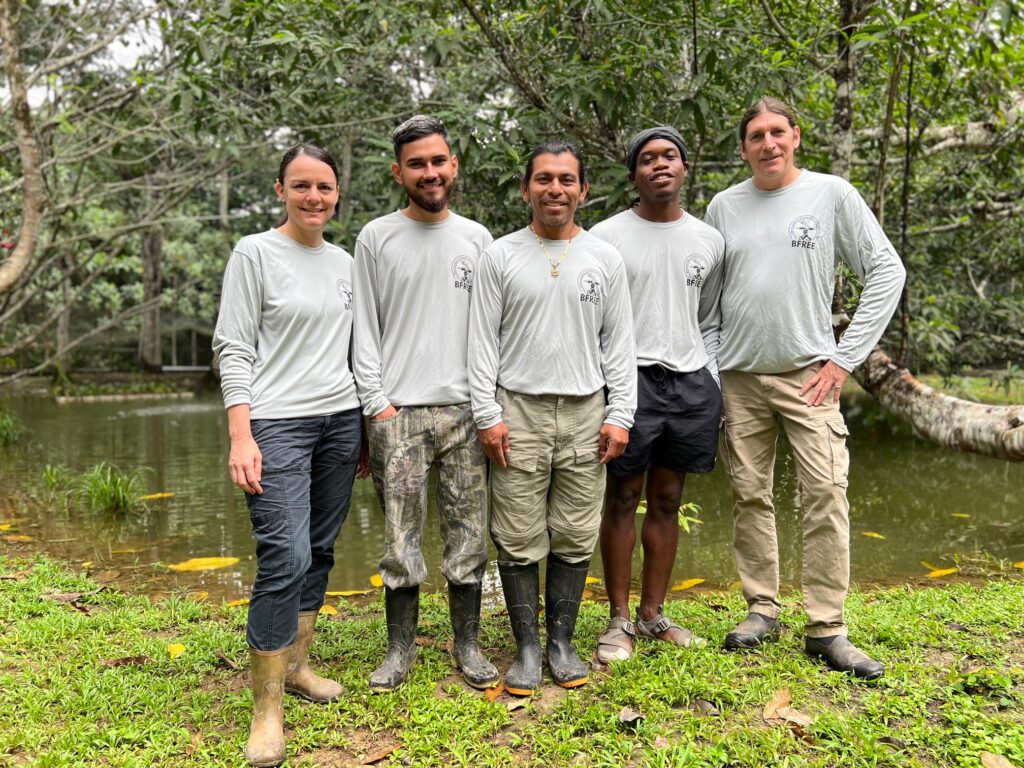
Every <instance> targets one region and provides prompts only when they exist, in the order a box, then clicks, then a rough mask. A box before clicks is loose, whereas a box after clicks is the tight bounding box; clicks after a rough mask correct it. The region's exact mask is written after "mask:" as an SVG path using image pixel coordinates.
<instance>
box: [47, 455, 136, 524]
mask: <svg viewBox="0 0 1024 768" xmlns="http://www.w3.org/2000/svg"><path fill="white" fill-rule="evenodd" d="M61 479H62V478H61V476H60V474H59V472H58V473H57V474H53V473H52V472H51V468H50V467H49V465H48V466H47V468H46V470H45V471H44V474H43V482H44V484H50V483H53V482H59V481H60V480H61ZM142 487H143V486H142V473H141V471H140V470H135V471H133V472H130V473H129V472H123V471H121V470H120V469H118V468H117V467H114V466H111V465H110V464H107V463H105V462H100V463H99V464H97V465H96V466H95V467H93V468H92V469H90V470H88V471H87V472H83V473H82V474H81V475H78V476H77V477H75V478H73V479H71V480H70V481H69V498H70V500H71V501H73V502H75V503H77V505H78V506H79V507H81V508H84V509H85V510H86V511H87V512H90V513H92V514H96V515H106V516H110V517H129V516H132V515H137V514H140V513H142V512H145V511H146V505H145V504H144V503H143V502H141V501H139V496H140V495H142V493H143V490H142Z"/></svg>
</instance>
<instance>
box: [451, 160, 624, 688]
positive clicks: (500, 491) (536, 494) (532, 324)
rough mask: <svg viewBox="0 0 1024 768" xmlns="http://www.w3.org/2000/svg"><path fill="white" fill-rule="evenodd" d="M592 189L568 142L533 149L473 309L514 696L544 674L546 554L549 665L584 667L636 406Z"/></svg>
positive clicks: (508, 680)
mask: <svg viewBox="0 0 1024 768" xmlns="http://www.w3.org/2000/svg"><path fill="white" fill-rule="evenodd" d="M587 189H588V187H587V180H586V169H585V165H584V162H583V159H582V157H581V156H580V154H579V152H577V150H576V148H575V147H573V146H572V145H571V144H568V143H565V142H553V143H549V144H543V145H541V146H539V147H538V148H537V149H536V150H534V151H533V153H532V154H531V155H530V158H529V160H528V162H527V165H526V172H525V174H524V177H523V182H522V190H521V191H522V195H523V200H524V201H525V202H526V203H528V204H529V205H530V209H531V212H532V221H531V223H530V224H529V225H528V226H527V227H524V228H523V229H520V230H518V231H516V232H513V233H512V234H510V235H506V236H505V237H503V238H501V239H500V240H497V241H495V242H494V243H493V244H492V245H491V246H490V247H488V248H487V249H486V250H485V251H484V253H483V255H482V256H481V258H480V262H479V265H478V270H477V281H476V285H475V287H474V291H473V297H472V303H471V307H470V330H469V381H470V394H471V397H472V405H473V417H474V419H475V420H476V425H477V429H478V431H479V435H480V441H481V443H483V446H484V451H485V452H486V454H487V457H488V458H489V459H490V461H491V467H492V474H491V493H492V498H491V522H490V531H491V538H492V539H493V541H494V543H495V546H496V547H497V549H498V569H499V571H500V573H501V583H502V588H503V589H504V592H505V603H506V605H507V606H508V613H509V619H510V621H511V623H512V631H513V634H514V635H515V638H516V644H517V646H518V648H517V652H516V657H515V661H514V662H513V664H512V666H511V668H510V669H509V670H508V672H507V673H506V675H505V685H506V687H507V688H508V690H509V692H510V693H513V694H516V695H521V696H526V695H530V694H532V693H533V692H534V691H535V690H536V689H537V688H538V686H539V685H540V683H541V663H542V654H541V647H540V637H539V631H538V622H537V616H538V609H539V602H540V578H539V574H540V568H539V562H540V560H541V559H543V558H544V557H545V556H546V557H547V578H546V588H545V619H546V624H547V658H548V667H549V669H550V671H551V676H552V678H553V679H554V681H555V682H556V683H557V684H558V685H561V686H562V687H565V688H573V687H576V686H578V685H583V684H584V683H586V682H587V680H588V679H589V667H588V665H587V664H586V663H584V662H583V661H582V660H581V659H580V658H579V656H578V655H577V653H576V649H575V648H574V647H573V645H572V636H573V632H574V631H575V628H576V617H577V614H578V612H579V606H580V599H581V598H582V596H583V587H584V584H585V583H586V578H587V569H588V567H589V565H590V558H591V555H592V554H593V551H594V545H595V544H596V542H597V536H598V529H599V526H600V521H601V503H602V496H603V494H604V485H605V466H604V465H605V464H607V463H608V462H609V461H611V460H612V459H614V458H616V457H618V456H620V455H621V454H622V452H623V450H624V449H625V447H626V443H627V442H628V440H629V429H630V427H631V426H632V424H633V410H634V409H635V407H636V357H635V352H634V344H633V319H632V313H631V309H630V304H629V289H628V286H627V284H626V276H625V271H624V267H623V263H622V258H621V257H620V256H619V254H618V252H617V251H616V250H615V248H614V247H612V246H611V245H609V244H608V243H606V242H604V241H602V240H600V239H599V238H596V237H594V236H593V235H591V234H590V233H589V232H586V231H584V230H583V229H582V228H580V227H579V226H578V225H577V224H576V222H575V213H576V209H577V207H578V206H579V205H580V203H582V202H583V200H584V199H585V198H586V195H587ZM606 392H607V395H606Z"/></svg>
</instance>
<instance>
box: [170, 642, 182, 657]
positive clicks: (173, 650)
mask: <svg viewBox="0 0 1024 768" xmlns="http://www.w3.org/2000/svg"><path fill="white" fill-rule="evenodd" d="M184 652H185V646H184V645H182V644H181V643H168V645H167V655H168V656H170V657H171V658H172V659H176V658H178V657H179V656H181V654H183V653H184Z"/></svg>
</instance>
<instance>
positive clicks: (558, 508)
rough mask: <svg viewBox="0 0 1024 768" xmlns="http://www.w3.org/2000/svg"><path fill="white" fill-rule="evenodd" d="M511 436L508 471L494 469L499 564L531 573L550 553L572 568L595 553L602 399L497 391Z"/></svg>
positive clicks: (602, 479)
mask: <svg viewBox="0 0 1024 768" xmlns="http://www.w3.org/2000/svg"><path fill="white" fill-rule="evenodd" d="M497 401H498V404H499V405H500V406H501V410H502V420H503V421H504V423H505V426H506V427H507V428H508V435H509V449H510V451H511V454H510V456H509V461H508V466H507V467H504V468H502V467H498V466H494V465H492V466H491V539H493V541H494V545H495V546H496V547H497V548H498V562H501V563H510V564H513V565H528V564H530V563H536V562H539V561H540V560H542V559H543V558H544V557H545V556H547V554H548V553H549V552H552V553H554V554H556V555H558V556H559V557H561V558H562V559H563V560H565V561H566V562H570V563H578V562H582V561H584V560H589V559H590V557H591V555H593V553H594V545H595V544H596V543H597V535H598V532H599V529H600V526H601V508H602V506H603V503H604V486H605V468H604V465H603V464H601V462H600V460H599V457H598V451H597V442H598V437H599V435H600V432H601V425H602V424H603V423H604V406H605V401H604V391H603V390H602V391H598V392H595V393H594V394H592V395H583V396H580V397H570V396H561V395H524V394H520V393H518V392H509V391H507V390H505V389H502V388H501V387H499V388H498V392H497Z"/></svg>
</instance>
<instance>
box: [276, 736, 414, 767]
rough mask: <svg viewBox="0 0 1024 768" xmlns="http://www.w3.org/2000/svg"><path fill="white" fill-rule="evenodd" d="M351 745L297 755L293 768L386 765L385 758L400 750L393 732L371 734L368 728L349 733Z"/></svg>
mask: <svg viewBox="0 0 1024 768" xmlns="http://www.w3.org/2000/svg"><path fill="white" fill-rule="evenodd" d="M350 735H351V737H352V743H351V744H350V745H349V746H348V747H346V748H341V747H332V748H326V749H315V750H313V751H312V752H307V753H303V754H300V755H297V756H296V758H295V760H294V761H292V764H293V765H295V766H313V765H315V766H318V768H348V766H362V765H376V764H378V763H379V764H382V765H383V764H386V762H385V761H386V760H387V758H388V757H389V756H390V755H391V754H392V753H393V752H395V750H398V749H401V747H402V742H401V741H399V739H398V737H397V735H396V734H395V733H394V731H381V732H379V733H372V732H371V731H370V730H369V729H368V728H357V729H356V730H354V731H350Z"/></svg>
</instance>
